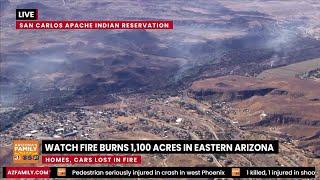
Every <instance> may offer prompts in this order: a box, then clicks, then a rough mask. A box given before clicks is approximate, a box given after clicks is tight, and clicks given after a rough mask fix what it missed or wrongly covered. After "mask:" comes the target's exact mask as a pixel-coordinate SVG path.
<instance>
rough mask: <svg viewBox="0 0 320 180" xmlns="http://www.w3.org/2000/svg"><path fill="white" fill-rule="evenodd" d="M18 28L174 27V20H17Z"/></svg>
mask: <svg viewBox="0 0 320 180" xmlns="http://www.w3.org/2000/svg"><path fill="white" fill-rule="evenodd" d="M16 29H39V30H45V29H64V30H68V29H69V30H75V29H97V30H98V29H101V30H113V29H146V30H148V29H150V30H151V29H155V30H168V29H173V21H164V20H157V21H156V20H153V21H38V20H37V21H29V20H28V21H25V20H23V21H21V20H17V21H16Z"/></svg>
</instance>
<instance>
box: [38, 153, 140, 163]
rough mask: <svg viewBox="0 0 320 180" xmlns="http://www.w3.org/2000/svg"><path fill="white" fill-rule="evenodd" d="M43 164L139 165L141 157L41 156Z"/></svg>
mask: <svg viewBox="0 0 320 180" xmlns="http://www.w3.org/2000/svg"><path fill="white" fill-rule="evenodd" d="M42 163H43V164H141V156H128V155H127V156H125V155H121V156H119V155H104V156H88V155H83V156H81V155H75V156H71V155H68V156H65V155H43V156H42Z"/></svg>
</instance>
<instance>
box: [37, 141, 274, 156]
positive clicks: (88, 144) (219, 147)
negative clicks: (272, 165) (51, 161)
mask: <svg viewBox="0 0 320 180" xmlns="http://www.w3.org/2000/svg"><path fill="white" fill-rule="evenodd" d="M41 144H42V145H41V152H42V154H106V153H107V154H114V153H119V154H131V153H139V154H146V153H149V154H152V153H166V154H168V153H175V154H187V153H192V154H194V153H196V154H205V153H246V154H248V153H253V154H257V153H263V154H266V153H269V154H274V153H278V152H279V142H278V141H276V140H78V141H73V140H42V143H41Z"/></svg>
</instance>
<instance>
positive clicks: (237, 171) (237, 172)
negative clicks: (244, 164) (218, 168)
mask: <svg viewBox="0 0 320 180" xmlns="http://www.w3.org/2000/svg"><path fill="white" fill-rule="evenodd" d="M231 175H232V176H240V168H232V169H231Z"/></svg>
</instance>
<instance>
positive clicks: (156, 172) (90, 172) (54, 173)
mask: <svg viewBox="0 0 320 180" xmlns="http://www.w3.org/2000/svg"><path fill="white" fill-rule="evenodd" d="M315 176H316V170H315V167H4V168H3V178H315Z"/></svg>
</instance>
